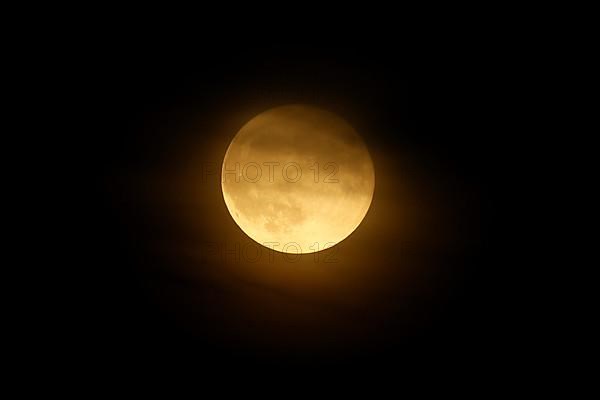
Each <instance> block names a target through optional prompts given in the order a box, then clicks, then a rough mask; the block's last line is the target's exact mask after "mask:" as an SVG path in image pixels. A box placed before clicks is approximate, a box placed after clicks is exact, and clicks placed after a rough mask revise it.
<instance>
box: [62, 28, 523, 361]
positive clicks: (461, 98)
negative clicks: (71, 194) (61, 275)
mask: <svg viewBox="0 0 600 400" xmlns="http://www.w3.org/2000/svg"><path fill="white" fill-rule="evenodd" d="M491 61H492V60H490V59H489V57H488V56H487V55H485V54H483V53H477V51H475V50H469V51H467V50H459V49H458V48H453V49H451V50H448V51H446V52H444V53H441V54H439V55H436V56H431V55H429V57H426V58H425V57H420V56H417V55H415V54H414V53H412V52H409V51H408V50H407V49H406V48H405V46H404V45H403V44H402V43H401V42H399V41H396V40H394V38H393V37H392V38H388V39H387V40H386V41H368V40H365V42H364V43H351V44H342V43H340V42H337V41H334V42H331V43H329V44H323V43H320V44H319V45H315V44H312V43H302V44H298V43H291V42H290V43H286V42H285V41H281V42H280V43H278V44H274V43H271V44H268V43H265V44H262V45H257V44H256V43H254V44H249V43H243V42H237V43H235V44H224V43H215V44H213V45H211V46H207V45H205V44H203V43H201V42H198V43H197V44H196V46H195V47H190V46H188V45H187V44H186V45H185V46H184V45H179V46H175V45H173V44H172V43H170V42H168V41H165V42H155V41H143V40H141V39H140V38H136V39H131V40H122V41H121V40H119V41H115V40H110V41H106V42H105V41H104V40H102V39H101V38H98V39H95V40H94V41H92V42H89V43H87V45H86V48H85V50H84V51H82V53H81V57H77V63H76V64H74V65H73V68H74V70H76V72H75V76H76V77H77V79H76V80H77V84H75V85H74V86H75V87H74V92H73V93H74V96H73V98H71V99H70V102H72V103H73V105H72V107H71V108H70V109H71V110H76V114H77V117H76V119H77V126H78V131H79V133H78V134H73V135H72V136H70V137H69V138H68V140H67V142H68V143H69V144H68V145H67V147H68V148H70V149H71V150H72V153H74V155H75V159H76V160H77V161H76V162H77V163H78V165H79V168H78V169H77V171H76V176H74V177H73V182H77V186H78V187H85V190H82V191H81V193H80V195H79V200H78V201H74V203H73V204H72V205H71V206H70V207H71V211H73V212H74V214H76V215H78V216H79V217H80V218H78V219H79V221H78V222H79V224H80V228H81V231H78V232H80V233H81V234H80V235H79V234H78V235H75V236H79V237H78V238H76V239H75V240H76V241H77V242H78V243H79V242H82V243H81V245H80V246H78V249H79V251H78V252H77V254H78V260H77V271H78V272H76V273H74V274H72V275H71V278H70V279H68V280H67V282H66V283H67V285H68V286H69V288H70V289H72V290H73V293H74V295H73V300H74V301H72V302H71V304H70V308H69V313H71V311H72V315H73V316H76V318H75V319H76V320H77V321H78V322H77V324H76V325H77V327H76V328H74V331H73V332H77V333H76V334H74V335H73V336H74V337H73V339H72V341H73V342H74V343H76V347H78V348H80V349H81V351H82V354H84V355H83V356H82V357H84V358H86V357H88V355H89V358H94V357H99V358H109V359H123V360H126V362H127V363H133V364H140V365H143V364H146V365H148V364H150V365H152V363H157V364H164V362H178V361H181V362H191V361H190V360H193V362H194V363H197V364H200V365H203V366H207V367H208V366H212V367H214V366H216V365H220V366H227V365H231V364H234V365H237V366H238V367H239V366H256V365H264V364H271V363H276V364H278V365H286V366H297V365H300V366H302V365H304V366H305V365H311V367H314V368H317V367H318V366H331V365H335V366H336V368H340V367H341V366H343V367H344V368H353V366H355V365H364V363H368V364H371V365H372V364H375V365H395V364H396V363H397V362H398V360H404V361H405V362H408V360H413V361H417V360H420V362H422V363H424V364H427V363H429V362H431V363H435V364H438V363H442V364H444V365H446V366H449V368H450V367H451V365H452V364H453V363H454V362H456V360H457V359H460V360H463V361H464V360H471V361H472V362H474V363H484V362H487V361H489V360H490V359H493V358H494V357H497V356H498V355H499V354H501V353H502V352H503V351H504V349H506V348H508V347H510V342H509V341H508V337H510V335H511V332H512V331H513V329H514V321H513V320H512V317H511V314H510V313H511V311H510V310H512V309H513V307H514V306H515V304H514V303H513V302H512V300H511V299H510V296H509V294H507V293H506V291H505V290H504V289H505V286H504V284H505V282H506V281H507V279H508V278H507V277H510V276H511V274H515V269H516V268H517V266H516V265H515V264H513V265H510V264H506V259H505V257H504V251H505V250H504V249H505V248H506V246H510V242H507V234H508V231H507V228H506V227H505V226H504V224H503V221H501V217H500V215H501V212H503V211H506V210H503V204H504V200H505V199H506V198H507V197H508V196H509V195H508V194H507V192H508V190H509V187H510V182H509V181H508V179H507V178H506V171H507V168H508V167H507V165H506V160H507V158H510V157H507V154H509V152H510V151H511V144H510V143H511V141H512V140H514V139H515V138H514V137H511V136H510V135H509V133H507V131H506V126H504V124H503V123H502V114H503V111H502V105H503V104H504V103H503V101H502V100H501V99H500V98H499V97H496V96H495V95H494V93H497V92H499V91H500V90H501V87H502V85H503V82H502V79H501V78H498V76H497V75H495V74H492V73H491V71H490V70H489V69H488V65H489V64H490V62H491ZM490 99H494V101H490ZM287 103H309V104H313V105H317V106H321V107H324V108H327V109H330V110H332V111H334V112H336V113H338V114H339V115H341V116H343V117H344V118H346V119H347V120H348V121H350V122H351V123H352V125H353V126H354V127H355V128H356V129H357V130H358V131H359V132H360V133H361V134H362V136H363V138H364V140H365V142H366V143H367V146H368V148H369V150H370V151H371V152H372V154H373V157H374V161H375V168H376V176H381V177H383V178H381V184H379V183H378V184H379V186H378V187H377V189H379V190H381V191H380V192H379V194H378V193H377V192H376V199H377V196H378V195H379V196H380V197H379V198H380V199H381V200H380V201H379V203H378V207H379V208H378V209H374V210H375V213H374V214H373V216H371V220H369V219H366V220H365V222H363V225H364V226H365V227H364V229H365V230H364V232H365V233H364V243H368V244H369V246H368V247H366V248H364V249H363V250H364V252H367V253H369V254H371V253H375V254H373V255H372V259H370V258H369V257H366V256H365V255H364V253H360V252H359V253H356V254H355V253H352V254H351V257H352V258H353V259H355V261H353V264H352V265H353V266H354V267H353V268H358V270H360V268H359V267H360V266H362V267H363V270H370V271H374V272H373V273H372V274H371V275H369V274H365V275H364V276H363V275H360V274H359V275H357V276H356V277H355V278H348V277H347V276H346V277H344V278H340V280H339V281H338V282H342V283H340V284H339V285H340V286H343V285H344V284H345V283H344V282H350V283H353V284H355V283H356V282H362V283H360V284H356V285H355V286H352V288H347V287H342V288H341V289H339V290H340V292H336V290H337V289H335V290H333V289H331V290H329V289H330V288H329V287H328V286H327V284H329V283H331V282H333V283H331V285H332V286H331V287H334V286H335V282H336V279H335V276H333V277H332V276H327V278H326V279H329V280H330V281H327V282H328V283H327V284H324V285H323V287H322V288H321V289H320V290H322V291H323V293H325V294H322V296H321V294H319V295H317V294H315V293H316V292H315V291H311V290H310V288H308V287H302V285H299V286H298V287H295V289H294V290H292V289H291V287H293V286H294V284H293V282H292V283H290V280H289V279H290V278H289V277H288V276H282V277H281V280H277V279H275V280H273V281H269V280H268V279H267V278H265V276H264V275H256V276H253V275H252V273H248V274H246V275H243V274H242V275H241V276H240V275H235V274H234V273H233V272H231V271H232V267H231V265H225V264H227V263H226V262H224V263H220V262H219V261H214V260H208V261H207V260H205V259H202V258H201V257H200V258H199V257H195V258H194V257H193V256H189V254H190V251H191V252H193V251H194V246H195V243H196V242H195V241H204V242H205V241H207V240H211V235H212V234H213V233H214V232H219V234H222V235H224V236H222V237H231V236H227V235H234V234H235V233H234V229H235V226H234V225H232V226H229V225H228V224H231V223H232V221H231V220H230V219H229V220H226V219H223V220H219V219H218V218H217V217H215V215H217V214H219V213H220V212H221V211H222V208H219V207H222V205H219V203H218V199H219V196H220V192H218V190H217V191H215V188H217V189H218V186H215V185H210V184H207V185H203V186H202V185H201V186H200V187H199V188H196V189H197V190H199V192H197V191H193V190H192V189H190V187H192V186H193V185H192V186H190V185H191V184H190V182H191V181H190V180H191V179H193V177H194V173H197V169H196V172H194V168H197V167H198V165H200V164H199V163H201V162H220V161H221V160H220V159H219V157H222V155H223V154H222V153H221V151H222V149H223V147H222V146H223V143H227V141H228V140H229V139H230V138H231V137H232V135H233V134H235V132H236V131H237V129H239V127H240V126H241V124H243V123H244V121H245V120H247V119H248V118H249V117H251V116H252V115H254V114H256V113H257V112H260V111H262V110H265V109H268V108H270V107H273V106H276V105H281V104H287ZM504 105H505V104H504ZM505 106H506V105H505ZM227 135H230V136H227ZM182 171H185V172H182ZM377 174H380V175H377ZM378 182H379V181H378ZM182 188H183V189H182ZM407 188H408V189H407ZM87 189H89V191H88V190H87ZM190 190H192V191H190ZM192 192H193V194H192ZM404 193H406V194H407V195H406V196H404V195H403V194H404ZM188 195H189V196H191V197H189V198H187V197H186V196H188ZM193 196H201V197H202V196H204V197H203V198H205V199H207V200H206V203H205V204H203V205H202V206H198V207H200V208H202V207H204V208H203V209H200V208H199V209H197V210H196V209H194V204H193V199H195V197H193ZM407 196H408V197H407ZM407 199H410V201H409V200H407ZM409 203H410V204H409ZM190 204H191V205H190ZM405 204H409V205H407V206H406V207H405ZM186 207H187V208H186ZM386 207H388V208H391V209H393V212H392V211H390V210H389V209H388V210H387V211H386ZM413 211H414V212H413ZM182 216H183V217H182ZM186 216H187V217H189V218H192V219H195V222H194V223H193V224H188V225H186V224H185V222H182V220H185V219H186V218H185V217H186ZM407 221H408V222H407ZM369 222H370V224H371V225H368V224H367V223H369ZM407 224H409V225H410V226H411V228H410V229H408V228H406V229H405V228H398V227H404V226H406V225H407ZM369 226H370V228H369ZM361 229H362V228H361ZM367 233H368V234H367ZM369 235H370V236H369ZM368 237H371V238H377V241H374V239H373V240H371V239H369V238H368ZM240 240H243V239H240ZM356 240H357V243H361V240H363V239H362V238H361V237H360V236H357V239H356ZM369 240H371V241H369ZM372 249H376V251H375V250H372ZM336 268H338V270H337V271H342V272H340V273H341V274H344V272H343V265H338V266H337V267H336ZM349 268H350V267H349ZM190 271H191V272H190ZM214 271H226V272H223V273H221V272H219V273H216V272H214ZM399 271H400V272H399ZM406 271H409V272H408V273H407V274H408V275H406V274H405V272H406ZM263 272H264V271H263ZM407 276H408V277H407ZM353 279H354V280H353ZM350 283H348V285H350ZM344 290H348V292H344ZM340 293H350V294H351V295H355V296H357V297H356V299H353V300H352V301H350V303H351V304H350V306H348V308H344V307H343V306H342V307H341V308H335V307H337V306H334V305H335V304H339V303H344V304H345V303H346V302H345V301H342V299H340V298H337V296H338V295H339V296H342V294H340ZM357 293H359V294H357ZM365 293H367V294H365ZM319 296H321V297H319ZM361 296H362V297H361ZM274 304H275V305H278V304H281V305H280V306H274ZM332 304H334V305H332ZM331 307H332V308H331ZM330 308H331V309H330ZM303 310H304V311H303ZM306 310H308V311H306ZM357 310H358V311H357ZM297 315H302V318H301V319H300V322H298V321H297V320H296V321H291V320H292V319H295V318H296V316H297ZM71 320H72V319H71Z"/></svg>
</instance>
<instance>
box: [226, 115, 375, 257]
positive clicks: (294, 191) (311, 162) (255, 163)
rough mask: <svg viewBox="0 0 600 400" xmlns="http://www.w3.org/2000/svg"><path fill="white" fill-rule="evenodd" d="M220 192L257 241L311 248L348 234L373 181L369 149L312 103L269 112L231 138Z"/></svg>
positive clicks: (289, 249) (287, 248) (293, 249)
mask: <svg viewBox="0 0 600 400" xmlns="http://www.w3.org/2000/svg"><path fill="white" fill-rule="evenodd" d="M221 187H222V190H223V198H224V200H225V204H226V205H227V209H228V210H229V213H230V214H231V216H232V217H233V219H234V221H235V222H236V223H237V225H238V226H239V227H240V228H241V229H242V231H244V232H245V233H246V234H247V235H248V236H249V237H250V238H252V239H253V240H254V241H256V242H258V243H260V244H261V245H264V246H266V247H268V248H270V249H274V250H276V251H280V252H284V253H313V252H316V251H320V250H323V249H326V248H329V247H332V246H334V245H336V244H337V243H339V242H341V241H342V240H344V239H345V238H346V237H348V236H349V235H350V234H351V233H352V232H354V230H355V229H356V228H357V227H358V226H359V224H360V223H361V222H362V220H363V218H364V217H365V215H366V214H367V211H368V209H369V206H370V204H371V201H372V199H373V191H374V188H375V171H374V168H373V162H372V160H371V157H370V155H369V152H368V150H367V148H366V146H365V144H364V142H363V141H362V139H361V138H360V137H359V135H358V134H357V133H356V132H355V131H354V129H353V128H352V127H351V126H350V125H349V124H348V123H347V122H346V121H344V120H343V119H342V118H340V117H338V116H337V115H335V114H333V113H331V112H328V111H324V110H321V109H318V108H315V107H312V106H307V105H288V106H282V107H277V108H273V109H270V110H268V111H265V112H263V113H261V114H259V115H257V116H256V117H254V118H253V119H252V120H250V121H249V122H248V123H246V125H244V126H243V127H242V128H241V129H240V131H239V132H238V133H237V135H236V136H235V137H234V138H233V140H232V142H231V144H230V145H229V148H228V149H227V152H226V154H225V159H224V160H223V166H222V171H221Z"/></svg>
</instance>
